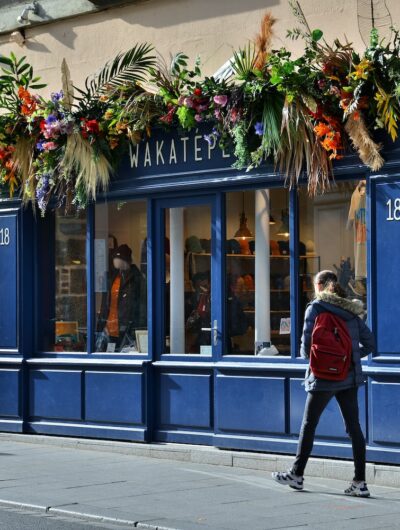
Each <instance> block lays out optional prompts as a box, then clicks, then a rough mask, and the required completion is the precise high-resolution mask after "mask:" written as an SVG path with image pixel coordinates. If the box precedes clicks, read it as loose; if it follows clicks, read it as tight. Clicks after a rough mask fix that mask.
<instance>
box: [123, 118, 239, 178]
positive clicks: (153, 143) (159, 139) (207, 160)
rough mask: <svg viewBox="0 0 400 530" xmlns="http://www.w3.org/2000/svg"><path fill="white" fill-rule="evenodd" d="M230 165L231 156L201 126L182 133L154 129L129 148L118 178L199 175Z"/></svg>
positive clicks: (210, 131)
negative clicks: (192, 173)
mask: <svg viewBox="0 0 400 530" xmlns="http://www.w3.org/2000/svg"><path fill="white" fill-rule="evenodd" d="M233 162H234V157H233V154H232V153H231V152H229V151H228V150H224V149H221V148H220V147H219V139H218V138H217V137H216V136H215V135H214V134H212V130H211V129H210V128H206V127H204V126H202V127H198V128H196V129H192V130H191V131H190V132H187V131H185V132H182V134H179V132H178V131H177V130H171V131H168V132H166V131H161V130H158V131H157V130H156V131H154V133H152V136H151V137H150V138H148V139H146V140H143V141H141V142H139V143H137V144H136V145H134V144H131V145H130V148H129V157H128V160H124V163H123V165H122V167H121V168H120V170H119V175H120V177H122V178H123V179H125V178H127V173H128V172H129V175H130V177H133V178H135V177H142V176H151V175H154V176H160V175H165V176H167V175H177V174H180V173H188V172H195V173H197V172H199V173H201V172H204V171H218V170H224V169H229V168H230V167H231V166H232V164H233Z"/></svg>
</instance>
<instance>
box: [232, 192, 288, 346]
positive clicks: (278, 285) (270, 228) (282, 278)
mask: <svg viewBox="0 0 400 530" xmlns="http://www.w3.org/2000/svg"><path fill="white" fill-rule="evenodd" d="M288 206H289V193H288V191H287V190H284V189H278V190H275V189H273V190H255V191H248V190H247V191H240V192H233V193H227V194H226V248H225V251H226V300H225V315H226V319H225V320H226V326H225V345H226V348H225V352H224V353H225V354H236V355H258V356H264V355H265V356H272V355H290V325H291V320H290V257H289V211H288Z"/></svg>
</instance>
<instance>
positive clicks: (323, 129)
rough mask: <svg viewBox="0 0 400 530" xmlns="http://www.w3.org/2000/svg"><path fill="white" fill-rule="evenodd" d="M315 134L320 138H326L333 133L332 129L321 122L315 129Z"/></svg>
mask: <svg viewBox="0 0 400 530" xmlns="http://www.w3.org/2000/svg"><path fill="white" fill-rule="evenodd" d="M314 132H315V134H316V135H317V136H318V138H320V137H321V136H325V135H327V134H329V133H330V132H331V129H330V127H329V126H328V125H326V124H325V123H323V122H322V121H320V122H319V123H318V125H316V126H315V127H314Z"/></svg>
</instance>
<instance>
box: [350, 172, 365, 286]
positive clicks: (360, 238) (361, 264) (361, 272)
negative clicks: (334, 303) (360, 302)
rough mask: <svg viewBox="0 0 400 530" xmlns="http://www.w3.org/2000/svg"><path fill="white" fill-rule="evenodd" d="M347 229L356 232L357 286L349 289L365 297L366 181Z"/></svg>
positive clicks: (360, 185)
mask: <svg viewBox="0 0 400 530" xmlns="http://www.w3.org/2000/svg"><path fill="white" fill-rule="evenodd" d="M347 228H348V229H351V228H353V232H354V276H355V284H354V285H353V284H352V283H349V287H350V288H351V289H352V290H353V291H354V292H355V294H357V295H359V296H364V295H365V292H366V289H365V283H366V277H367V220H366V181H365V180H360V182H359V183H358V185H357V186H356V188H355V190H354V191H353V195H352V196H351V203H350V209H349V216H348V221H347Z"/></svg>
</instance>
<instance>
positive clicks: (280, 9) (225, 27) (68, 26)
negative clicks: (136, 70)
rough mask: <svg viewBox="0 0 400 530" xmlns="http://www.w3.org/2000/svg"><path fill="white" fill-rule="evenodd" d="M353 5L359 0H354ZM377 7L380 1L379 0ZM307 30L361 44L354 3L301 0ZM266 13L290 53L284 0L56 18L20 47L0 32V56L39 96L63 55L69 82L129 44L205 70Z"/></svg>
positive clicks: (165, 1) (183, 3)
mask: <svg viewBox="0 0 400 530" xmlns="http://www.w3.org/2000/svg"><path fill="white" fill-rule="evenodd" d="M359 3H361V2H360V0H359ZM381 3H382V4H383V3H384V2H383V0H381ZM301 5H302V8H303V11H304V13H305V15H306V17H307V20H308V22H309V24H310V26H311V27H312V28H320V29H322V30H323V31H324V34H325V37H326V38H327V40H328V42H332V40H333V39H334V38H336V37H339V38H341V39H342V40H344V35H346V36H347V38H348V40H350V41H352V42H353V43H354V44H355V46H356V47H357V48H359V49H362V48H363V47H364V45H363V43H362V40H361V37H360V34H359V30H358V21H357V0H335V1H334V2H331V1H328V0H301ZM386 5H387V7H388V8H389V10H390V12H391V15H392V20H393V22H394V23H395V24H397V25H398V26H400V2H398V0H386ZM266 10H270V11H271V12H272V13H273V15H274V16H275V17H276V18H277V19H278V22H277V24H276V26H275V38H274V43H273V44H274V47H280V46H282V45H285V46H287V47H290V48H291V49H292V50H296V47H297V49H299V47H301V41H299V42H295V43H293V42H291V41H288V40H287V39H286V38H285V36H286V30H287V29H288V28H293V27H294V26H295V25H296V20H295V18H294V16H293V14H292V12H291V10H290V8H289V5H288V2H287V0H146V1H143V2H140V3H135V4H134V5H131V6H126V7H122V8H115V9H110V10H108V11H103V12H100V13H95V14H90V15H85V16H81V17H76V18H72V19H68V20H62V21H60V22H57V23H52V24H48V25H43V26H37V27H36V28H31V29H27V31H26V36H27V41H26V45H25V46H24V47H23V48H20V47H18V46H17V45H15V44H13V45H11V44H10V43H9V42H8V36H7V35H2V36H0V53H3V54H6V55H7V54H8V53H9V52H10V51H11V50H13V51H14V52H15V53H16V54H17V55H19V56H21V55H22V54H24V55H25V54H26V55H27V57H28V60H29V61H30V62H31V64H32V65H33V66H34V69H35V72H37V74H39V75H41V76H42V78H43V80H44V81H45V82H47V83H48V85H49V86H48V88H47V89H45V91H44V93H47V92H50V91H54V90H57V89H59V88H60V63H61V60H62V58H63V57H65V58H66V59H67V62H68V64H69V67H70V70H71V73H72V77H73V80H74V82H75V84H78V85H80V84H81V83H82V81H83V80H84V79H85V77H86V76H87V75H89V74H92V73H93V72H95V71H96V69H98V68H99V67H101V66H102V65H103V64H104V63H105V62H106V61H107V60H108V59H110V58H112V57H113V56H114V55H115V54H116V53H117V52H120V51H124V50H127V49H129V48H130V47H131V46H133V45H134V44H135V43H136V42H143V41H146V42H150V43H152V44H154V45H155V46H156V48H157V50H158V51H159V52H160V53H161V54H162V55H163V56H164V57H168V56H169V54H170V53H175V52H177V51H183V52H185V53H186V54H187V55H189V56H190V57H191V58H193V60H194V58H195V57H196V55H197V54H200V56H201V58H202V62H203V72H204V73H205V74H208V75H209V74H212V73H213V72H214V71H215V70H217V69H218V68H219V67H220V66H221V65H222V64H223V63H224V62H225V61H226V60H228V59H229V58H230V57H231V55H232V50H233V49H237V48H238V47H239V46H243V45H244V44H245V43H246V41H247V39H251V38H252V37H253V36H254V35H255V34H256V32H257V30H258V27H259V24H260V20H261V17H262V15H263V13H264V12H265V11H266Z"/></svg>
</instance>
